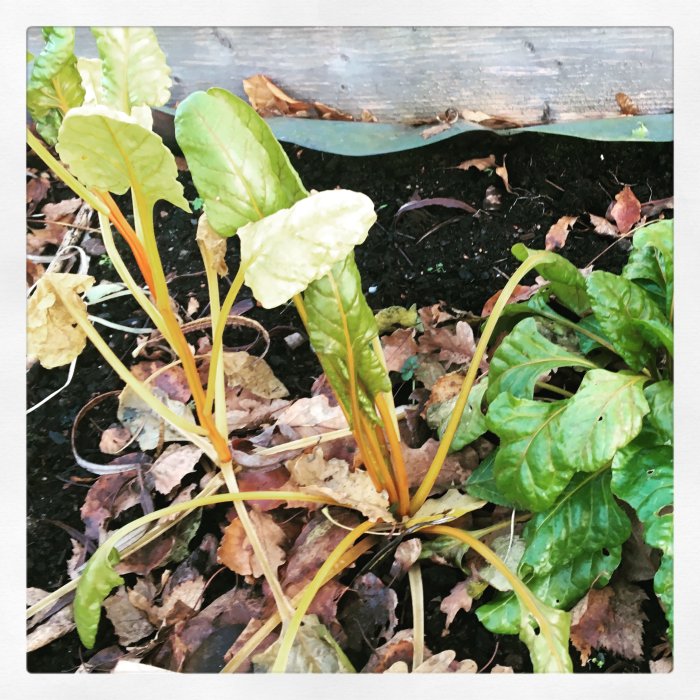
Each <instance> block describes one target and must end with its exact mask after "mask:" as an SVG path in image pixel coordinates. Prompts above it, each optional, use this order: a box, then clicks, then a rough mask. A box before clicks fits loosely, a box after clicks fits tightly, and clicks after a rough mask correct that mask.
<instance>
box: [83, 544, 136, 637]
mask: <svg viewBox="0 0 700 700" xmlns="http://www.w3.org/2000/svg"><path fill="white" fill-rule="evenodd" d="M118 563H119V552H117V550H116V549H113V548H106V547H99V548H98V549H97V551H96V552H95V553H94V554H93V555H92V556H91V557H90V560H89V561H88V563H87V566H86V567H85V570H84V571H83V573H82V575H81V577H80V581H79V582H78V588H77V589H76V591H75V599H74V600H73V617H74V619H75V624H76V627H77V628H78V636H79V637H80V641H81V642H82V643H83V645H84V646H85V647H87V648H88V649H92V647H93V646H94V644H95V637H96V636H97V627H98V625H99V624H100V614H101V611H102V601H103V600H104V599H105V598H106V597H107V596H108V595H109V594H110V592H111V591H112V589H113V588H116V587H117V586H121V585H122V584H123V583H124V579H123V578H122V577H121V576H119V574H117V572H116V571H115V570H114V567H115V565H116V564H118Z"/></svg>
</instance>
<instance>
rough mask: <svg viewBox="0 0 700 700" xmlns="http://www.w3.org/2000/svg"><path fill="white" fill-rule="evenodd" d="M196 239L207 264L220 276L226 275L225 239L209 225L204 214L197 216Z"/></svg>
mask: <svg viewBox="0 0 700 700" xmlns="http://www.w3.org/2000/svg"><path fill="white" fill-rule="evenodd" d="M196 239H197V245H198V246H199V250H200V251H201V252H202V257H203V258H205V259H206V260H207V266H208V267H211V268H212V269H213V270H214V271H215V272H216V274H217V275H219V276H220V277H223V276H224V275H227V274H228V265H226V239H225V238H224V237H222V236H220V235H219V234H218V233H217V232H216V231H215V230H214V229H213V228H212V227H211V226H210V225H209V219H208V218H207V215H206V214H202V215H201V216H200V217H199V221H198V222H197V236H196Z"/></svg>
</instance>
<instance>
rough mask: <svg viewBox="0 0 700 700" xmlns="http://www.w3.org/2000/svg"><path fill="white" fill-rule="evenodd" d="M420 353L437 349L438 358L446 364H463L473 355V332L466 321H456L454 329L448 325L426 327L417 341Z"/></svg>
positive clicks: (474, 347) (474, 348) (474, 345)
mask: <svg viewBox="0 0 700 700" xmlns="http://www.w3.org/2000/svg"><path fill="white" fill-rule="evenodd" d="M418 349H419V352H421V353H431V352H433V351H435V350H439V354H438V356H437V357H438V360H440V361H442V362H446V363H447V365H448V366H449V365H452V364H455V365H464V364H466V363H467V362H469V360H471V359H472V357H473V356H474V351H475V350H476V343H475V342H474V332H473V331H472V328H471V326H470V325H469V324H468V323H467V322H466V321H457V324H456V325H455V327H454V330H452V329H450V328H448V327H442V328H426V332H425V333H424V334H423V335H422V336H421V337H420V339H419V341H418Z"/></svg>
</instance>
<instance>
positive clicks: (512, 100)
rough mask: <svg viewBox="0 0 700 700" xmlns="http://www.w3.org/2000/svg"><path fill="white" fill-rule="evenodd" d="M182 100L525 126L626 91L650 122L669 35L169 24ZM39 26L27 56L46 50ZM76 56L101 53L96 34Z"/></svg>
mask: <svg viewBox="0 0 700 700" xmlns="http://www.w3.org/2000/svg"><path fill="white" fill-rule="evenodd" d="M156 32H157V35H158V39H159V41H160V43H161V46H162V48H163V50H164V51H165V53H166V55H167V57H168V62H169V64H170V65H171V67H172V69H173V79H174V85H173V88H172V102H171V104H173V103H175V102H177V101H178V100H181V99H182V98H184V97H185V96H186V95H187V94H189V93H190V92H192V91H194V90H199V89H206V88H208V87H211V86H219V87H224V88H227V89H228V90H230V91H232V92H234V93H236V94H237V95H240V96H244V93H243V89H242V80H243V78H246V77H249V76H251V75H253V74H255V73H264V74H265V75H267V76H269V77H270V78H271V79H272V80H273V81H274V82H276V83H277V84H278V85H279V86H280V87H281V88H282V89H284V90H285V91H287V92H288V93H289V94H291V95H293V96H294V97H298V98H300V99H304V100H318V101H321V102H325V103H327V104H330V105H332V106H334V107H337V108H339V109H341V110H343V111H347V112H349V113H351V114H353V115H355V116H359V114H360V113H361V111H362V110H363V109H368V110H370V111H371V112H372V113H373V114H374V115H375V116H376V117H377V118H378V119H379V120H380V121H389V122H400V121H410V120H412V119H415V118H420V117H431V116H434V115H436V114H438V113H442V112H444V111H445V110H446V109H447V108H448V107H453V108H455V109H457V110H459V111H461V110H464V109H469V110H478V111H482V112H485V113H487V114H490V115H497V116H501V117H505V118H508V119H512V120H514V121H516V122H520V123H541V122H543V121H567V120H571V119H582V118H585V119H593V118H601V117H609V116H614V115H617V114H619V109H618V106H617V103H616V101H615V94H616V93H617V92H624V93H626V94H627V95H629V97H630V98H631V99H632V101H633V102H634V103H635V105H636V106H637V107H638V108H639V110H640V112H641V113H643V114H659V113H665V112H670V111H672V110H673V92H672V90H673V32H672V30H671V29H670V28H668V27H286V28H280V27H223V28H210V27H167V28H166V27H161V28H156ZM41 45H42V41H41V34H40V31H39V30H38V29H31V30H30V31H29V49H30V50H31V51H33V52H36V51H38V50H40V49H41ZM76 53H78V54H79V55H84V56H95V55H96V50H95V45H94V40H93V39H92V36H91V35H90V33H89V30H87V29H86V28H79V29H78V30H77V41H76Z"/></svg>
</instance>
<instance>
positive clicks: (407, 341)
mask: <svg viewBox="0 0 700 700" xmlns="http://www.w3.org/2000/svg"><path fill="white" fill-rule="evenodd" d="M415 335H416V329H415V328H399V329H397V330H395V331H394V332H393V333H392V334H391V335H385V336H382V348H383V350H384V359H385V360H386V366H387V369H388V370H389V371H390V372H400V371H401V368H402V367H403V366H404V363H405V362H406V360H408V358H409V357H413V356H414V355H415V354H416V353H417V352H418V345H417V344H416V341H415V340H414V338H415Z"/></svg>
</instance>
